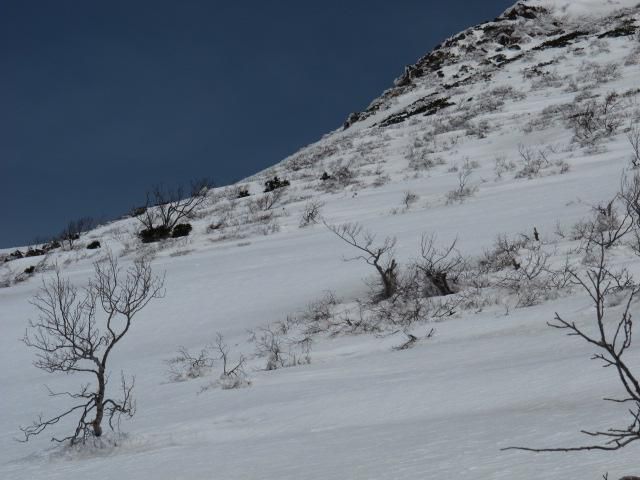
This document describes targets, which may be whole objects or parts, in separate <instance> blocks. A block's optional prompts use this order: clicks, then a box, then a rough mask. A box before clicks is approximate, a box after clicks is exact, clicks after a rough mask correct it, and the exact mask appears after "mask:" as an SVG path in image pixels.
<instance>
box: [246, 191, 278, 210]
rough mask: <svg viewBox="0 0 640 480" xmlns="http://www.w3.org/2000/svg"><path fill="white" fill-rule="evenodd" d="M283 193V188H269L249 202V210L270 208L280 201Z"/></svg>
mask: <svg viewBox="0 0 640 480" xmlns="http://www.w3.org/2000/svg"><path fill="white" fill-rule="evenodd" d="M285 194H286V189H284V188H277V189H274V190H270V191H269V192H267V193H265V194H264V195H261V196H260V197H258V198H256V199H255V200H254V201H253V202H251V203H250V204H249V210H250V211H251V212H256V211H268V210H272V209H274V208H275V207H277V206H278V205H279V204H280V203H281V202H282V200H283V198H284V196H285Z"/></svg>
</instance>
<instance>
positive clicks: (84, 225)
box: [59, 217, 96, 250]
mask: <svg viewBox="0 0 640 480" xmlns="http://www.w3.org/2000/svg"><path fill="white" fill-rule="evenodd" d="M95 226H96V221H95V220H94V219H93V218H92V217H82V218H79V219H77V220H72V221H70V222H69V223H68V224H67V226H66V227H65V228H64V230H62V232H60V235H59V239H60V242H61V243H62V244H63V245H66V247H67V248H68V249H69V250H71V249H73V246H74V244H75V241H76V240H78V239H79V238H80V234H82V233H85V232H87V231H89V230H91V229H92V228H95Z"/></svg>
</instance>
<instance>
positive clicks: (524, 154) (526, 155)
mask: <svg viewBox="0 0 640 480" xmlns="http://www.w3.org/2000/svg"><path fill="white" fill-rule="evenodd" d="M518 155H520V159H521V160H522V168H521V169H520V170H518V172H516V175H515V178H529V179H531V178H535V177H538V176H540V173H541V171H542V170H543V169H544V168H547V167H549V166H550V165H551V162H550V161H549V159H548V157H547V153H546V152H545V151H544V150H538V151H535V150H533V149H532V148H530V147H525V146H524V145H522V144H520V145H518Z"/></svg>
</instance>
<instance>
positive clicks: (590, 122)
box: [567, 92, 622, 145]
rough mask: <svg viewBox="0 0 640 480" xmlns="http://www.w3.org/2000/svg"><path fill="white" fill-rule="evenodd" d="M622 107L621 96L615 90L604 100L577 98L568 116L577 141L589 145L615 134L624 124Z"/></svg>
mask: <svg viewBox="0 0 640 480" xmlns="http://www.w3.org/2000/svg"><path fill="white" fill-rule="evenodd" d="M620 109H621V98H620V96H619V95H618V94H617V93H615V92H611V93H609V94H607V95H606V96H605V98H604V99H603V101H602V102H598V101H597V100H588V101H586V102H584V103H579V102H578V101H577V100H576V102H575V103H574V105H573V108H572V111H571V112H570V113H569V115H568V117H567V121H568V124H569V126H570V127H571V128H573V131H574V134H575V135H574V139H575V141H577V142H579V143H580V144H582V145H589V144H593V143H595V142H597V141H598V140H600V139H602V138H603V137H607V136H610V135H613V134H614V133H615V132H616V131H617V129H618V128H619V127H620V125H621V124H622V118H621V116H620Z"/></svg>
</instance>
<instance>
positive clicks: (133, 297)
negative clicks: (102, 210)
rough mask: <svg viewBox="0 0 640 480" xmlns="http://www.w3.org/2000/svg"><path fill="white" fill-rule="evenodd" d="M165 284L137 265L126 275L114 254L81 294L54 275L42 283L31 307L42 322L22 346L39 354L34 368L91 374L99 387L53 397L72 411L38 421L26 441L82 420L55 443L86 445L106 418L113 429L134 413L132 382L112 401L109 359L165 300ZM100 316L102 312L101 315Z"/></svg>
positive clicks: (123, 385) (148, 267)
mask: <svg viewBox="0 0 640 480" xmlns="http://www.w3.org/2000/svg"><path fill="white" fill-rule="evenodd" d="M163 282H164V280H163V278H161V277H157V276H154V275H153V273H152V271H151V265H150V264H149V262H148V261H147V260H145V259H138V260H136V261H135V262H134V264H133V265H132V266H131V267H130V268H129V269H128V270H126V271H122V269H121V268H120V267H119V266H118V263H117V260H116V259H115V257H114V256H113V255H111V254H109V255H108V257H107V259H106V260H105V261H103V262H96V263H95V264H94V276H93V278H92V279H91V280H90V282H89V286H88V287H87V288H86V289H85V290H84V292H81V291H80V290H79V289H78V288H77V287H75V286H73V285H72V284H71V283H70V282H69V281H68V280H65V279H63V278H62V276H61V275H60V272H59V271H58V272H56V274H55V276H54V277H53V279H51V280H50V281H48V282H44V283H43V286H42V288H41V289H40V292H39V293H38V294H37V295H36V296H35V297H34V299H33V301H32V303H33V305H34V306H35V307H36V309H37V310H38V313H39V317H38V320H36V321H30V322H29V329H28V331H27V333H26V334H25V336H24V338H23V341H24V343H25V344H26V345H27V346H29V347H31V348H33V349H34V350H36V361H35V366H36V367H37V368H40V369H41V370H44V371H46V372H49V373H57V372H64V373H68V374H89V375H91V376H95V377H94V378H95V382H96V383H95V385H94V387H93V388H91V386H90V383H87V384H85V385H84V386H82V387H81V388H80V390H79V391H78V392H62V393H54V392H52V391H49V394H50V395H51V396H64V397H68V398H71V399H73V400H74V405H73V406H71V407H70V408H68V409H67V410H65V411H64V412H62V413H61V414H59V415H56V416H54V417H51V418H49V419H44V418H43V417H38V419H36V420H35V421H34V422H33V423H32V424H31V425H29V426H27V427H22V428H21V430H22V432H23V433H24V437H25V438H24V441H28V440H29V439H30V438H31V437H32V436H34V435H39V434H40V433H42V432H43V431H44V430H45V429H47V428H49V427H51V426H53V425H55V424H57V423H58V422H59V421H60V420H61V419H63V418H64V417H67V416H69V415H79V416H80V418H79V419H78V422H77V424H76V427H75V430H74V432H73V433H71V434H70V435H67V436H65V437H62V438H58V437H54V438H53V440H55V441H57V442H65V441H69V442H70V443H71V444H75V443H77V442H84V441H85V440H86V439H87V438H89V437H100V436H101V435H102V431H103V428H102V423H103V421H104V420H105V418H106V419H107V420H108V423H109V426H110V427H111V428H112V429H113V428H114V422H116V423H119V419H120V417H121V416H122V415H125V416H128V417H131V416H133V414H134V412H135V403H134V401H133V397H132V390H133V380H131V381H129V382H127V381H126V379H125V377H124V374H122V375H121V382H120V383H121V389H122V397H121V398H119V399H117V398H114V397H111V396H109V395H108V392H107V383H108V382H107V380H108V378H109V371H108V367H109V359H110V354H111V353H112V351H113V348H114V347H115V346H116V345H117V344H118V343H119V342H120V341H121V340H122V339H123V338H124V336H125V335H126V334H127V333H128V332H129V330H130V328H131V326H132V322H133V319H134V317H135V316H136V315H137V313H138V312H140V311H141V310H142V309H143V308H144V307H145V306H147V304H148V303H149V302H150V301H151V300H153V299H154V298H159V297H160V296H162V288H163ZM99 311H101V312H99Z"/></svg>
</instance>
